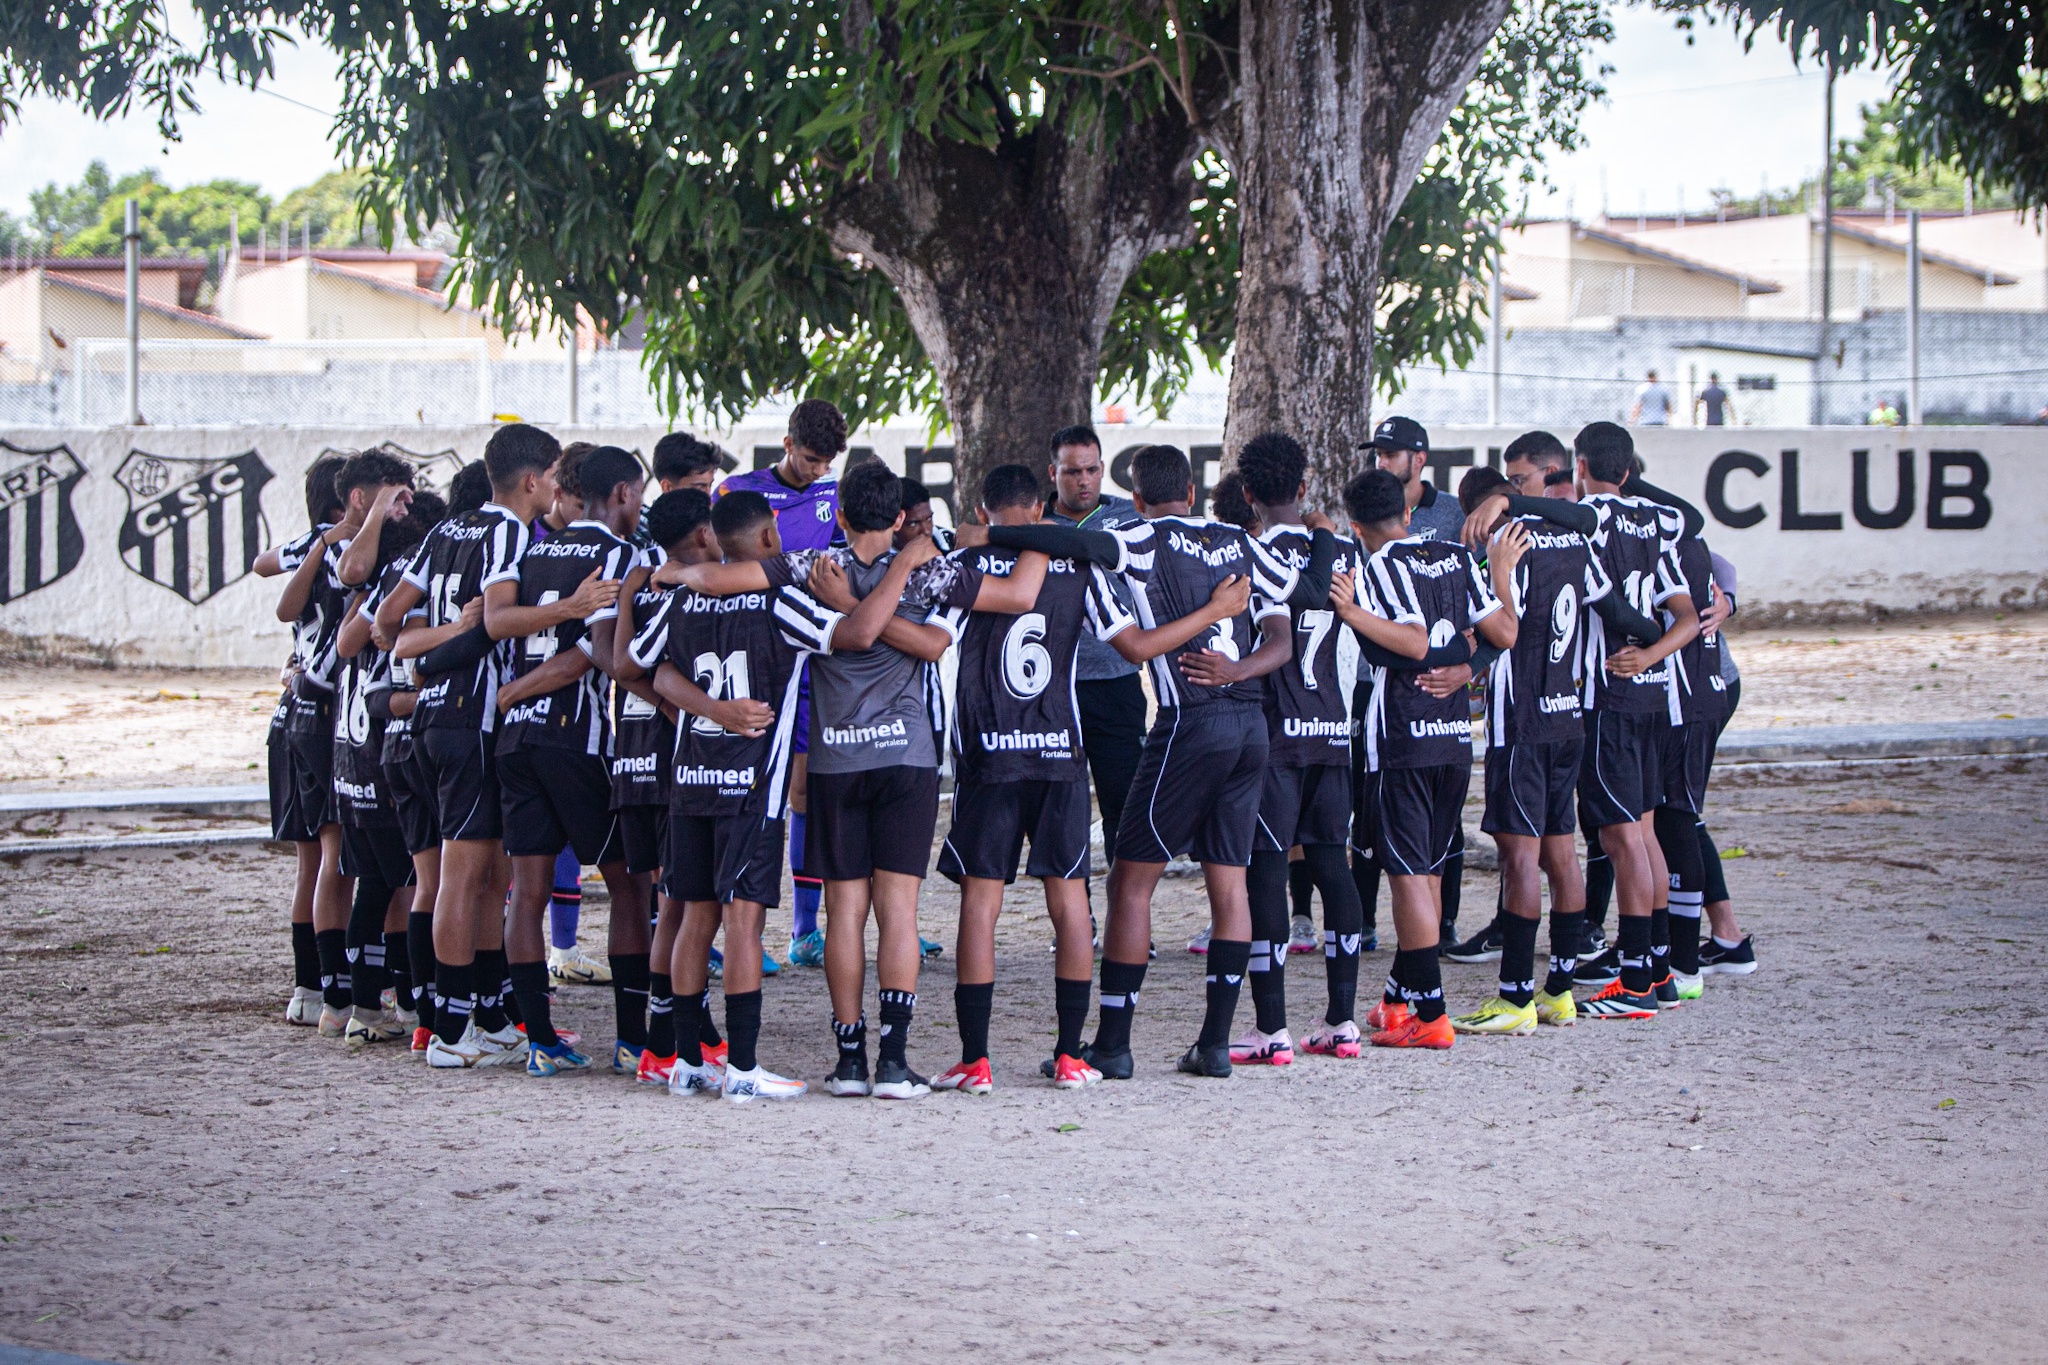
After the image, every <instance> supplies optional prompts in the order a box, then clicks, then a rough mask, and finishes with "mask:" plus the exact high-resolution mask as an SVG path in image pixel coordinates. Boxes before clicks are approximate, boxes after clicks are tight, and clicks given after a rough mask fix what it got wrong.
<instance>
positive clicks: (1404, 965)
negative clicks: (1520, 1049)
mask: <svg viewBox="0 0 2048 1365" xmlns="http://www.w3.org/2000/svg"><path fill="white" fill-rule="evenodd" d="M1344 501H1345V509H1346V510H1347V511H1348V512H1349V513H1350V516H1351V523H1352V530H1353V531H1354V533H1355V534H1356V535H1357V536H1358V538H1359V543H1360V544H1361V545H1363V546H1364V547H1365V548H1366V550H1367V551H1369V552H1370V555H1371V558H1370V559H1369V560H1368V561H1367V563H1366V566H1365V574H1364V586H1363V589H1362V592H1361V590H1360V589H1359V587H1358V586H1357V585H1355V584H1353V583H1350V582H1346V581H1345V580H1343V579H1336V580H1333V582H1332V586H1331V594H1330V596H1331V601H1332V603H1333V604H1335V606H1336V609H1337V612H1338V614H1339V615H1340V616H1341V617H1342V618H1343V619H1344V622H1345V624H1347V625H1349V626H1351V627H1352V628H1353V629H1360V628H1361V627H1363V626H1365V625H1367V624H1369V623H1370V620H1371V618H1372V617H1373V616H1384V617H1388V618H1390V619H1392V620H1395V621H1397V622H1401V623H1404V624H1412V625H1419V626H1421V627H1423V629H1425V630H1426V631H1427V632H1428V638H1429V643H1430V644H1432V645H1437V646H1444V645H1449V644H1450V643H1451V641H1452V640H1453V639H1455V638H1456V637H1458V636H1460V635H1463V634H1464V633H1465V632H1466V631H1468V630H1469V631H1476V632H1477V633H1478V634H1479V635H1480V636H1481V637H1483V638H1484V639H1485V640H1487V641H1488V642H1489V643H1491V644H1494V645H1496V646H1498V647H1500V648H1503V649H1505V648H1508V647H1510V646H1512V645H1513V644H1514V642H1515V635H1516V623H1515V621H1514V619H1513V618H1512V617H1510V616H1508V615H1506V614H1505V613H1503V612H1502V610H1501V604H1500V598H1499V596H1498V591H1497V589H1498V586H1499V585H1501V584H1504V583H1505V582H1506V581H1507V580H1508V577H1509V576H1510V575H1511V574H1512V573H1513V570H1514V561H1515V559H1516V558H1517V557H1518V555H1519V547H1518V546H1517V545H1515V544H1514V543H1512V542H1509V543H1504V544H1502V545H1499V546H1497V547H1496V548H1495V553H1494V555H1493V556H1492V560H1491V564H1490V566H1489V571H1488V573H1482V572H1481V571H1480V570H1479V567H1478V565H1477V564H1475V563H1474V562H1473V559H1472V555H1471V552H1470V551H1468V550H1467V549H1466V548H1465V547H1464V546H1463V545H1462V544H1460V543H1459V542H1458V541H1457V540H1456V539H1455V538H1453V539H1451V540H1448V541H1445V540H1423V539H1419V538H1416V537H1412V536H1407V535H1404V534H1403V533H1404V532H1405V530H1406V528H1407V524H1408V508H1407V504H1406V502H1405V500H1404V498H1403V497H1402V491H1401V486H1400V484H1399V482H1398V481H1397V480H1395V479H1394V477H1393V476H1392V475H1390V474H1388V473H1387V472H1386V471H1385V470H1370V471H1368V472H1366V473H1364V474H1361V475H1359V476H1358V477H1357V478H1355V479H1353V480H1352V481H1351V482H1350V484H1349V485H1347V486H1346V488H1345V490H1344ZM1489 575H1490V577H1491V578H1492V580H1493V581H1492V582H1491V583H1489V581H1488V578H1489ZM1345 589H1350V590H1351V592H1352V595H1351V596H1350V597H1349V599H1348V600H1346V597H1345V593H1344V590H1345ZM1367 664H1368V666H1369V667H1370V669H1371V672H1370V677H1371V679H1372V692H1371V696H1370V698H1369V700H1368V702H1367V706H1366V710H1365V713H1364V714H1363V715H1361V716H1360V717H1359V718H1358V719H1359V727H1360V731H1361V734H1362V735H1363V738H1364V741H1365V749H1366V772H1367V779H1366V780H1367V782H1368V783H1369V784H1370V787H1371V790H1370V791H1369V792H1368V793H1366V794H1365V796H1364V798H1363V799H1362V800H1361V802H1360V804H1361V806H1362V807H1364V808H1366V809H1368V810H1370V811H1371V812H1372V815H1373V822H1372V823H1373V853H1374V856H1375V857H1376V858H1377V860H1378V862H1379V864H1380V866H1381V867H1382V868H1384V869H1385V870H1386V873H1387V876H1388V881H1389V883H1390V888H1391V892H1392V897H1393V903H1394V932H1395V936H1396V941H1397V945H1398V946H1397V949H1396V951H1395V954H1394V968H1393V972H1392V974H1391V975H1390V976H1389V977H1388V981H1387V993H1386V996H1385V997H1384V998H1383V999H1382V1001H1381V1004H1380V1006H1379V1007H1378V1008H1377V1009H1375V1010H1374V1011H1373V1012H1372V1015H1369V1016H1368V1023H1377V1024H1378V1025H1379V1027H1378V1028H1377V1029H1376V1031H1375V1032H1374V1033H1373V1034H1372V1036H1371V1039H1370V1041H1371V1043H1372V1045H1373V1046H1374V1047H1428V1048H1444V1047H1449V1046H1450V1045H1451V1041H1452V1037H1453V1034H1452V1029H1451V1025H1450V1021H1449V1020H1448V1019H1447V1018H1446V1017H1445V1015H1444V1000H1443V975H1442V968H1441V964H1440V963H1439V961H1438V953H1437V948H1438V943H1439V937H1438V936H1439V934H1440V933H1441V926H1442V919H1443V903H1442V897H1443V883H1444V879H1445V876H1446V873H1445V865H1446V863H1447V862H1448V861H1449V859H1450V857H1451V854H1452V852H1453V851H1454V850H1455V849H1456V848H1457V847H1458V846H1459V844H1460V842H1461V831H1462V828H1463V812H1464V807H1465V793H1466V790H1467V788H1468V787H1469V786H1470V785H1471V780H1472V719H1471V711H1470V708H1469V705H1468V703H1467V700H1466V693H1465V689H1464V688H1463V687H1462V686H1458V687H1454V688H1431V687H1428V686H1425V684H1424V681H1423V679H1422V677H1421V676H1419V675H1418V673H1416V672H1414V671H1407V670H1397V669H1394V668H1391V667H1384V666H1380V665H1376V664H1372V663H1371V661H1370V660H1369V659H1368V660H1367ZM1374 1016H1377V1018H1376V1019H1375V1018H1374Z"/></svg>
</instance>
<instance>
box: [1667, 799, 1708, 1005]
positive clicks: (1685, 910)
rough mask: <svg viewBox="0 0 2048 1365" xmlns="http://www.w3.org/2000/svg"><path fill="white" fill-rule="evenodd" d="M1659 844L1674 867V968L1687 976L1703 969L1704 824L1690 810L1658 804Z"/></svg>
mask: <svg viewBox="0 0 2048 1365" xmlns="http://www.w3.org/2000/svg"><path fill="white" fill-rule="evenodd" d="M1656 826H1657V846H1658V847H1659V848H1661V849H1662V850H1663V851H1664V862H1665V864H1666V866H1668V867H1669V868H1670V870H1671V904H1670V906H1669V907H1668V908H1669V910H1670V924H1669V926H1668V933H1669V940H1668V942H1669V945H1670V955H1669V957H1668V959H1667V960H1668V962H1669V964H1670V967H1671V970H1672V971H1674V972H1682V973H1684V974H1685V975H1687V976H1698V975H1699V972H1700V913H1701V909H1702V907H1703V906H1704V904H1705V902H1706V888H1707V865H1706V860H1705V859H1704V858H1703V857H1702V856H1701V854H1702V853H1703V851H1704V850H1703V849H1702V848H1701V846H1700V831H1701V830H1702V829H1703V828H1704V826H1703V825H1702V824H1701V823H1700V818H1699V816H1697V815H1695V814H1693V813H1692V812H1691V811H1682V810H1674V809H1672V808H1671V807H1669V806H1659V807H1657V819H1656Z"/></svg>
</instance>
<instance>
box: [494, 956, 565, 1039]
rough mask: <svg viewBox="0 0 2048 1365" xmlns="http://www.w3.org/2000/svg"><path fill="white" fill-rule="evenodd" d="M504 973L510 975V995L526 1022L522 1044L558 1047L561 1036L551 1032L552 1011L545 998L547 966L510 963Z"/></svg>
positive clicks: (553, 1031)
mask: <svg viewBox="0 0 2048 1365" xmlns="http://www.w3.org/2000/svg"><path fill="white" fill-rule="evenodd" d="M506 970H507V971H509V972H510V973H512V996H513V998H514V999H516V1000H517V1001H518V1002H519V1013H520V1015H521V1017H522V1018H524V1019H525V1020H526V1041H527V1042H529V1043H531V1044H533V1045H534V1046H535V1047H559V1046H560V1045H561V1042H562V1035H561V1034H559V1033H556V1032H555V1015H554V1010H553V1009H552V1002H551V1001H550V1000H549V999H548V964H547V963H545V962H514V963H510V964H508V965H507V967H506Z"/></svg>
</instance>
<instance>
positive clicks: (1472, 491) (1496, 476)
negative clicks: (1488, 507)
mask: <svg viewBox="0 0 2048 1365" xmlns="http://www.w3.org/2000/svg"><path fill="white" fill-rule="evenodd" d="M1507 486H1508V476H1507V475H1505V474H1503V473H1501V472H1500V471H1499V470H1498V469H1495V468H1493V467H1492V466H1491V465H1483V464H1482V465H1474V466H1473V467H1472V468H1470V469H1468V470H1466V471H1465V477H1464V478H1462V479H1460V480H1458V506H1460V507H1462V508H1464V509H1465V513H1466V515H1467V516H1470V515H1471V513H1472V509H1473V508H1475V507H1477V506H1478V505H1479V504H1480V503H1482V502H1484V501H1485V500H1486V499H1487V497H1488V496H1490V495H1491V494H1494V493H1497V492H1499V491H1500V490H1501V489H1503V488H1506V487H1507Z"/></svg>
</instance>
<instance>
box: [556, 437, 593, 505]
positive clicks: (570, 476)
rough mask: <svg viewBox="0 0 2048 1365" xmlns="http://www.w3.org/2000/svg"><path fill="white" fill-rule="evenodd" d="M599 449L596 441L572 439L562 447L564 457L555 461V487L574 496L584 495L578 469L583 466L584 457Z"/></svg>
mask: <svg viewBox="0 0 2048 1365" xmlns="http://www.w3.org/2000/svg"><path fill="white" fill-rule="evenodd" d="M596 449H597V443H596V442H595V441H571V442H569V444H567V445H565V446H563V447H562V457H561V458H560V459H558V460H556V461H555V487H557V488H559V489H561V490H562V491H563V492H564V493H567V494H568V495H569V496H570V497H572V498H580V497H582V496H583V485H582V484H580V483H578V482H577V481H576V471H577V470H579V469H581V468H582V467H583V460H584V457H586V456H587V455H589V454H590V452H591V451H593V450H596Z"/></svg>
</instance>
